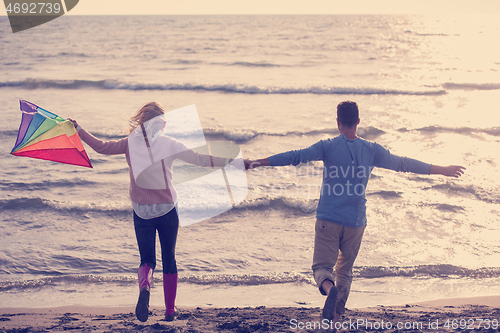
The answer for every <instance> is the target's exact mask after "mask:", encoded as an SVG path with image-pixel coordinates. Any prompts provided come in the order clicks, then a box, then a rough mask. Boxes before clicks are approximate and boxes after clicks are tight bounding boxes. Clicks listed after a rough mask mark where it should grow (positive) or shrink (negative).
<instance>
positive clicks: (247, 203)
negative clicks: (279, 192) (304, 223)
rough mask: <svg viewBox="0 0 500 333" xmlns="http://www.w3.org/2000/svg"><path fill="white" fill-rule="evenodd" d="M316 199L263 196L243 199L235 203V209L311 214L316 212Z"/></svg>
mask: <svg viewBox="0 0 500 333" xmlns="http://www.w3.org/2000/svg"><path fill="white" fill-rule="evenodd" d="M317 206H318V199H300V198H287V197H263V198H256V199H250V200H244V201H242V202H241V203H239V204H237V205H236V206H235V207H234V208H235V209H250V210H268V209H275V210H293V211H295V212H301V213H303V214H313V213H314V212H316V208H317Z"/></svg>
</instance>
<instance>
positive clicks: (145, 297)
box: [135, 288, 149, 323]
mask: <svg viewBox="0 0 500 333" xmlns="http://www.w3.org/2000/svg"><path fill="white" fill-rule="evenodd" d="M135 316H136V317H137V319H139V321H142V322H143V323H144V322H145V321H146V320H148V317H149V290H148V289H147V288H143V289H142V290H141V292H140V294H139V300H138V301H137V306H136V307H135Z"/></svg>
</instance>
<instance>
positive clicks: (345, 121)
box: [337, 101, 359, 127]
mask: <svg viewBox="0 0 500 333" xmlns="http://www.w3.org/2000/svg"><path fill="white" fill-rule="evenodd" d="M337 119H338V120H339V122H340V123H341V124H342V126H345V127H353V126H355V125H356V124H357V123H358V119H359V110H358V104H356V102H352V101H344V102H341V103H339V105H337Z"/></svg>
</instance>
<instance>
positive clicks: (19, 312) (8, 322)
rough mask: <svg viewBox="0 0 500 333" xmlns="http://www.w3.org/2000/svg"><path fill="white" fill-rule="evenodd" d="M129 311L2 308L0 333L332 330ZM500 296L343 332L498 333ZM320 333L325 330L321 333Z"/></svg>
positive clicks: (382, 311) (191, 312)
mask: <svg viewBox="0 0 500 333" xmlns="http://www.w3.org/2000/svg"><path fill="white" fill-rule="evenodd" d="M133 310H134V309H133V308H131V307H84V306H67V307H58V308H34V309H28V308H1V309H0V327H1V330H0V331H1V332H58V331H71V332H172V333H173V332H191V333H194V332H297V331H299V332H300V331H302V332H313V331H316V330H318V329H323V328H326V327H327V326H328V325H327V324H325V323H324V322H321V321H320V309H319V308H306V307H265V306H260V307H243V308H241V307H234V308H209V307H208V308H202V307H197V308H181V309H179V310H180V314H179V317H178V318H177V320H175V321H174V322H166V321H164V318H163V309H161V308H158V307H155V308H152V309H151V314H150V318H149V319H148V321H147V322H146V323H141V322H139V321H138V320H137V319H136V318H135V315H134V313H133ZM499 319H500V296H489V297H478V298H460V299H458V298H457V299H444V300H435V301H428V302H421V303H417V304H404V305H401V306H383V305H380V306H376V307H369V308H362V309H354V308H353V309H348V310H347V311H346V313H345V314H344V315H343V316H342V317H341V321H340V324H338V325H342V327H340V326H338V327H337V328H340V329H339V330H338V331H340V332H342V331H344V332H369V331H374V330H375V331H385V332H405V331H406V332H452V331H457V330H459V331H477V332H498V331H500V330H499V329H498V328H499V327H498V321H499ZM320 331H321V330H320Z"/></svg>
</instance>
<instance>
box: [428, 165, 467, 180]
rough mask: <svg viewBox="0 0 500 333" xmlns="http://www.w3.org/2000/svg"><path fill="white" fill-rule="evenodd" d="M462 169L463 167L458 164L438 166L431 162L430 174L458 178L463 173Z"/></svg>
mask: <svg viewBox="0 0 500 333" xmlns="http://www.w3.org/2000/svg"><path fill="white" fill-rule="evenodd" d="M464 170H465V168H464V167H463V166H460V165H448V166H440V165H434V164H432V165H431V172H430V174H431V175H443V176H446V177H455V178H458V177H460V176H461V175H463V174H464Z"/></svg>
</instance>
